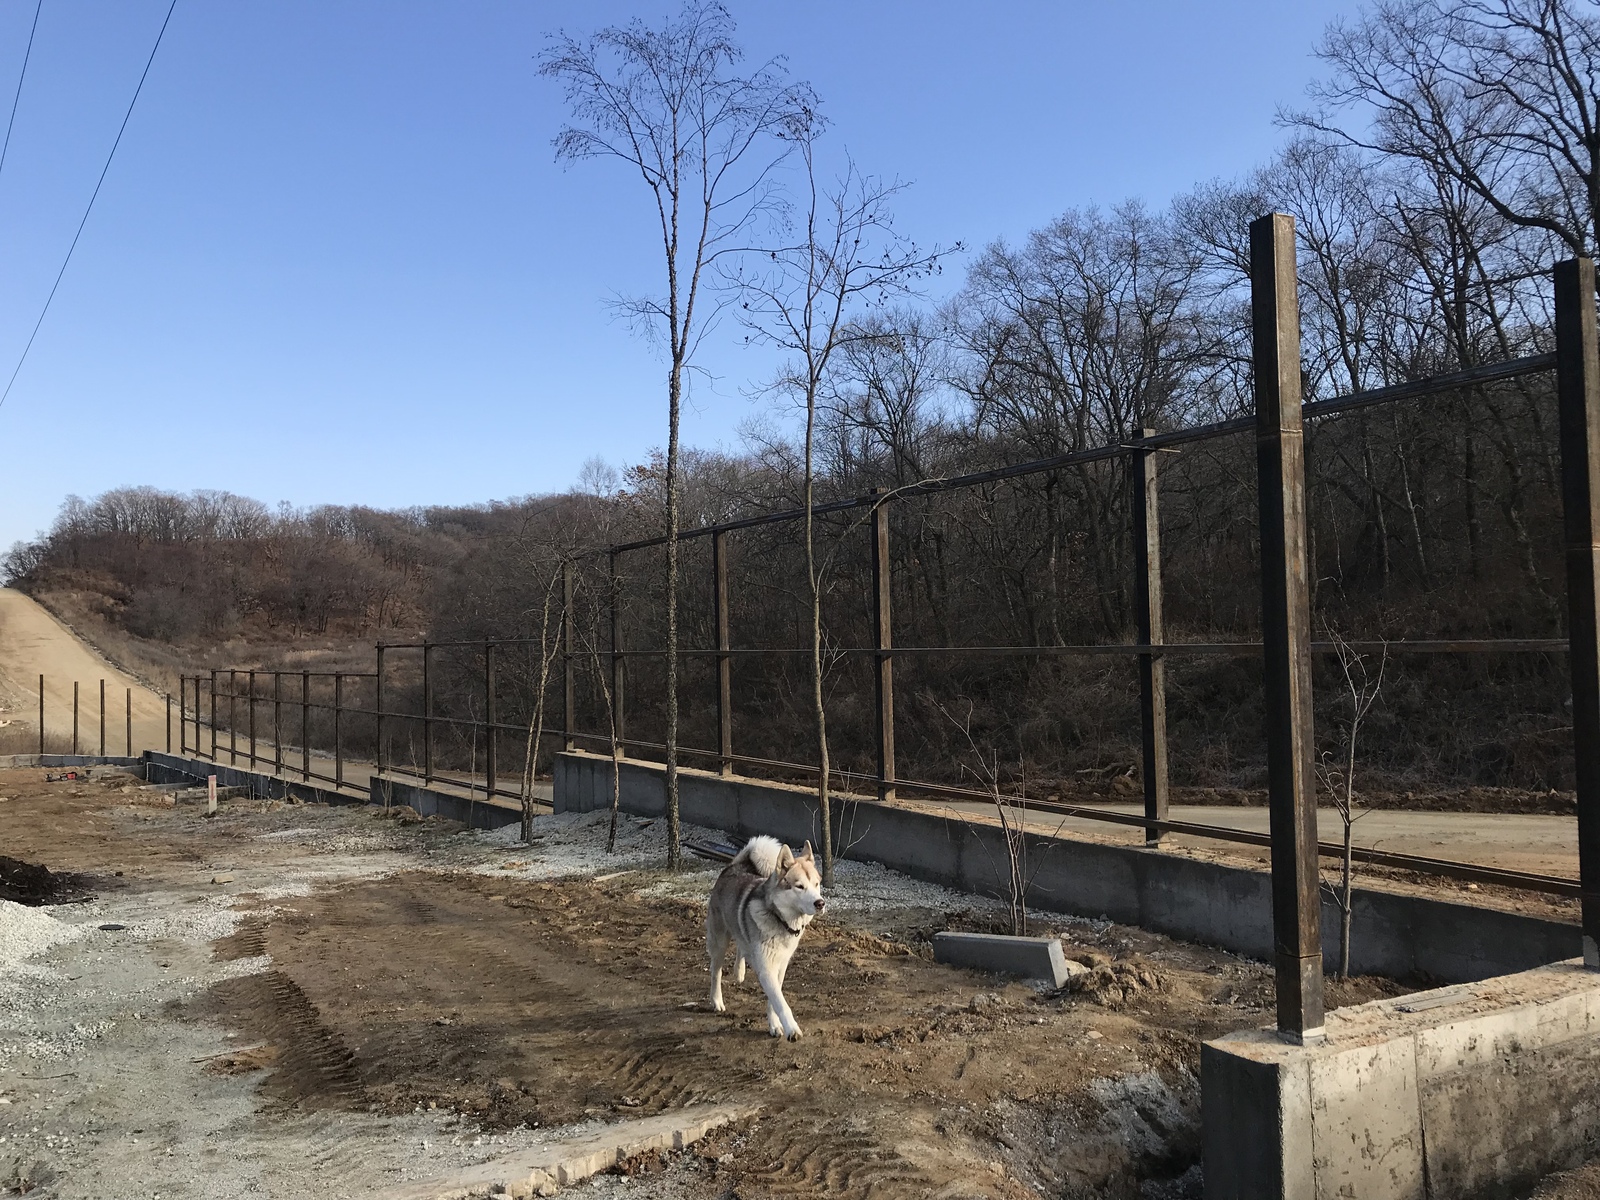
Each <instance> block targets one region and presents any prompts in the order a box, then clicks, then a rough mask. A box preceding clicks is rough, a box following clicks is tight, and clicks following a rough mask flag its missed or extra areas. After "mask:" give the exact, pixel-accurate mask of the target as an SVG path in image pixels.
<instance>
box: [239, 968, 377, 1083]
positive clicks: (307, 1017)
mask: <svg viewBox="0 0 1600 1200" xmlns="http://www.w3.org/2000/svg"><path fill="white" fill-rule="evenodd" d="M212 994H213V997H214V998H215V1000H216V1002H217V1003H219V1004H221V1005H222V1006H224V1008H225V1009H226V1010H229V1011H231V1012H234V1013H238V1014H241V1015H242V1016H244V1018H245V1023H246V1025H247V1026H248V1029H249V1032H250V1033H252V1034H254V1035H255V1036H257V1037H260V1038H262V1039H263V1040H265V1041H267V1042H269V1043H270V1044H271V1045H272V1046H273V1047H275V1048H276V1051H277V1054H276V1061H275V1063H274V1065H273V1070H272V1072H271V1074H270V1075H269V1076H268V1078H267V1081H266V1083H265V1084H264V1089H265V1090H266V1092H267V1093H268V1094H269V1095H271V1096H272V1097H273V1098H274V1099H275V1100H276V1101H277V1102H278V1103H280V1104H283V1105H287V1106H292V1107H302V1106H303V1107H313V1108H315V1107H327V1108H361V1107H365V1105H366V1102H367V1094H366V1089H365V1087H364V1086H363V1085H362V1082H361V1077H360V1073H359V1071H358V1069H357V1063H356V1056H355V1054H354V1053H352V1052H351V1050H350V1047H349V1046H347V1045H346V1044H345V1042H344V1039H343V1038H342V1037H340V1036H339V1034H338V1033H337V1032H335V1031H334V1030H333V1029H332V1028H330V1027H329V1026H328V1024H327V1023H326V1022H325V1021H324V1020H323V1016H322V1013H321V1011H320V1010H319V1009H318V1007H317V1006H316V1005H315V1004H313V1003H312V1002H311V1000H310V998H309V997H308V996H307V995H306V994H305V992H304V991H302V990H301V988H300V985H299V984H297V983H296V982H295V981H294V980H293V979H291V978H290V977H289V976H288V975H286V974H284V973H283V972H282V971H276V970H273V971H263V972H262V973H260V974H258V975H243V976H240V977H238V978H235V979H227V980H223V981H222V982H221V983H218V984H216V985H215V986H214V987H213V988H212Z"/></svg>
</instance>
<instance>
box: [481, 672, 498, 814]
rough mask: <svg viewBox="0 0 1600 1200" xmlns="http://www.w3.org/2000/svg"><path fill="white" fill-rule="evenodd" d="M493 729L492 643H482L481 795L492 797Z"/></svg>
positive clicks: (493, 787)
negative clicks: (482, 781) (482, 783)
mask: <svg viewBox="0 0 1600 1200" xmlns="http://www.w3.org/2000/svg"><path fill="white" fill-rule="evenodd" d="M494 734H495V730H494V643H493V642H484V644H483V778H484V785H483V795H484V798H485V799H493V798H494V789H495V783H496V780H495V760H494V759H495V756H494V751H495V745H494V743H495V736H494Z"/></svg>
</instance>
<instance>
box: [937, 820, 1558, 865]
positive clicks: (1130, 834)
mask: <svg viewBox="0 0 1600 1200" xmlns="http://www.w3.org/2000/svg"><path fill="white" fill-rule="evenodd" d="M946 807H947V808H953V809H957V810H959V811H962V812H968V813H972V814H974V815H984V816H987V815H991V814H992V813H993V812H994V806H993V805H992V804H983V803H969V802H965V801H956V802H952V803H950V804H948V805H947V806H946ZM1096 807H1099V808H1104V809H1106V810H1107V811H1110V812H1119V813H1125V814H1129V815H1135V814H1139V815H1142V814H1143V812H1144V808H1143V806H1142V805H1135V804H1106V805H1097V806H1096ZM1171 812H1172V819H1173V820H1174V821H1192V822H1194V823H1195V824H1197V825H1219V826H1223V827H1224V828H1231V829H1247V830H1250V831H1252V832H1255V833H1266V832H1267V831H1268V815H1267V810H1266V808H1265V807H1247V806H1244V805H1226V806H1216V807H1213V806H1209V805H1195V804H1174V805H1173V806H1172V809H1171ZM1028 825H1029V828H1031V829H1035V830H1037V831H1039V832H1040V833H1054V832H1057V831H1060V832H1061V833H1066V834H1070V835H1072V836H1074V837H1083V836H1086V835H1087V836H1092V837H1094V838H1096V839H1097V840H1102V841H1112V842H1125V843H1129V844H1133V843H1138V842H1143V841H1144V831H1143V830H1142V829H1138V828H1135V827H1131V826H1118V825H1111V824H1108V823H1106V822H1104V821H1095V820H1092V819H1088V818H1078V817H1061V816H1058V815H1052V814H1050V813H1042V812H1035V813H1031V814H1029V816H1028ZM1317 827H1318V836H1319V838H1320V839H1321V840H1322V841H1325V842H1333V843H1335V844H1337V843H1338V842H1341V841H1342V840H1343V839H1344V826H1343V824H1342V822H1341V821H1340V818H1339V814H1338V812H1336V811H1335V810H1334V809H1331V808H1323V809H1318V810H1317ZM1169 840H1170V842H1171V844H1172V845H1174V846H1181V847H1186V848H1193V849H1200V850H1205V851H1208V852H1210V853H1221V854H1227V855H1229V856H1231V857H1235V858H1240V859H1245V860H1249V861H1254V862H1262V863H1264V862H1266V861H1267V851H1266V850H1265V849H1264V848H1261V847H1255V846H1238V845H1230V844H1229V843H1227V842H1219V841H1216V840H1215V839H1212V838H1197V837H1189V836H1186V835H1182V834H1175V835H1172V836H1171V837H1170V839H1169ZM1354 841H1355V844H1356V845H1357V846H1366V847H1370V848H1372V849H1376V850H1390V851H1394V852H1397V853H1403V854H1421V855H1426V856H1428V857H1430V858H1447V859H1452V860H1454V861H1457V862H1469V863H1482V864H1484V865H1485V866H1495V867H1504V868H1507V869H1508V870H1514V871H1531V872H1534V873H1536V874H1545V875H1564V876H1568V877H1570V878H1572V879H1576V878H1577V877H1578V818H1577V817H1575V816H1572V817H1564V816H1553V815H1544V814H1528V813H1517V814H1510V813H1472V812H1390V811H1384V810H1382V809H1374V810H1371V811H1368V812H1365V813H1363V814H1362V815H1360V816H1359V817H1358V818H1357V820H1356V822H1355V828H1354Z"/></svg>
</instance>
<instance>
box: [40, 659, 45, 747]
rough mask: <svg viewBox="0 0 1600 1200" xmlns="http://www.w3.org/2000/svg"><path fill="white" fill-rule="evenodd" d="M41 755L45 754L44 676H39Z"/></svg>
mask: <svg viewBox="0 0 1600 1200" xmlns="http://www.w3.org/2000/svg"><path fill="white" fill-rule="evenodd" d="M39 753H40V754H43V753H44V676H43V675H41V676H39Z"/></svg>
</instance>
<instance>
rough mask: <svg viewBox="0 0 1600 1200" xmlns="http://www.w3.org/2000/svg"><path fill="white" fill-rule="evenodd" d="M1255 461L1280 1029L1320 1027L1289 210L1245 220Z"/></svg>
mask: <svg viewBox="0 0 1600 1200" xmlns="http://www.w3.org/2000/svg"><path fill="white" fill-rule="evenodd" d="M1250 301H1251V324H1252V345H1253V357H1254V367H1255V370H1254V374H1255V409H1256V468H1257V473H1258V477H1259V480H1260V485H1259V486H1260V492H1259V497H1258V499H1259V504H1260V510H1261V525H1260V528H1261V641H1262V665H1263V668H1264V670H1263V675H1264V679H1265V684H1266V732H1267V797H1268V805H1269V808H1270V822H1271V833H1272V925H1273V944H1274V959H1275V962H1274V965H1275V967H1276V974H1277V999H1278V1033H1279V1035H1280V1036H1282V1037H1284V1038H1285V1039H1287V1040H1289V1041H1293V1042H1298V1043H1301V1044H1306V1043H1313V1042H1318V1041H1320V1040H1322V1038H1323V1036H1324V1035H1323V994H1322V907H1321V894H1320V891H1319V888H1318V876H1317V797H1316V776H1315V773H1314V760H1313V754H1314V745H1313V741H1312V710H1311V606H1310V591H1309V587H1308V580H1307V574H1306V514H1305V440H1304V434H1303V429H1302V424H1301V416H1300V400H1301V397H1300V307H1299V290H1298V286H1297V281H1296V278H1295V233H1294V218H1293V217H1291V216H1288V215H1286V214H1284V213H1272V214H1270V215H1268V216H1264V217H1261V218H1260V219H1259V220H1256V221H1254V222H1252V223H1251V225H1250Z"/></svg>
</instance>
